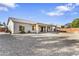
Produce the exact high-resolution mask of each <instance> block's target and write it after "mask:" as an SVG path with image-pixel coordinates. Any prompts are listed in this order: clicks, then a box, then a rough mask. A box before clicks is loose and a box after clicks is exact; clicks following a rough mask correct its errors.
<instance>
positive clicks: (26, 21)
mask: <svg viewBox="0 0 79 59" xmlns="http://www.w3.org/2000/svg"><path fill="white" fill-rule="evenodd" d="M10 20H12V21H13V22H19V23H29V24H40V25H51V26H55V25H52V24H44V23H38V22H34V21H31V20H24V19H19V18H14V17H9V18H8V22H7V24H8V23H9V21H10Z"/></svg>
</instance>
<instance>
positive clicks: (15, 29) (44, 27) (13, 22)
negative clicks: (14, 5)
mask: <svg viewBox="0 0 79 59" xmlns="http://www.w3.org/2000/svg"><path fill="white" fill-rule="evenodd" d="M7 26H8V29H9V30H10V31H11V33H20V32H21V30H22V31H24V32H25V33H28V32H31V33H40V32H51V31H53V28H54V25H50V24H44V23H38V22H33V21H30V20H23V19H18V18H13V17H9V18H8V22H7Z"/></svg>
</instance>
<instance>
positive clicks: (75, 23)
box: [71, 18, 79, 28]
mask: <svg viewBox="0 0 79 59" xmlns="http://www.w3.org/2000/svg"><path fill="white" fill-rule="evenodd" d="M71 27H72V28H79V18H76V19H75V20H73V21H72V23H71Z"/></svg>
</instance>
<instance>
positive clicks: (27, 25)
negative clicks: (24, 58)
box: [14, 22, 33, 33]
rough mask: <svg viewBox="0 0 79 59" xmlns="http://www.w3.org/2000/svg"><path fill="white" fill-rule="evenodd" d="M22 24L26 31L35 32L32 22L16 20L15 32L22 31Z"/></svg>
mask: <svg viewBox="0 0 79 59" xmlns="http://www.w3.org/2000/svg"><path fill="white" fill-rule="evenodd" d="M20 25H21V26H24V27H25V32H28V31H31V32H33V31H32V25H31V24H24V23H18V22H15V23H14V33H20V31H19V26H20Z"/></svg>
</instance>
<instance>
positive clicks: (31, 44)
mask: <svg viewBox="0 0 79 59" xmlns="http://www.w3.org/2000/svg"><path fill="white" fill-rule="evenodd" d="M0 55H1V56H74V55H79V34H64V33H60V34H53V33H44V34H13V35H10V34H0Z"/></svg>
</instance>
